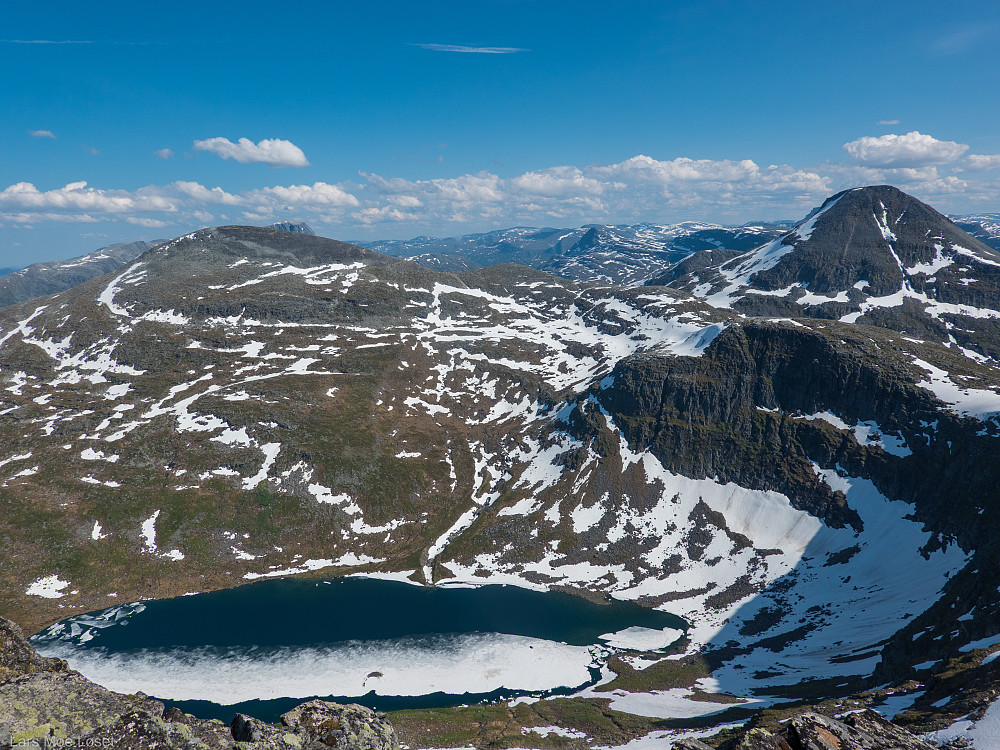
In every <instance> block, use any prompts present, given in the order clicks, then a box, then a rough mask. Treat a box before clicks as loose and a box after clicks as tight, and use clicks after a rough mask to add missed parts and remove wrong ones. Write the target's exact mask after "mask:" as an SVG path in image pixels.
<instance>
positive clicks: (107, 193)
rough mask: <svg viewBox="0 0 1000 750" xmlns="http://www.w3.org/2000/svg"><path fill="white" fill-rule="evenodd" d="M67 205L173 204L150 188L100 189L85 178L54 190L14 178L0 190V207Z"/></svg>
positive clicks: (155, 207)
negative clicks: (130, 190)
mask: <svg viewBox="0 0 1000 750" xmlns="http://www.w3.org/2000/svg"><path fill="white" fill-rule="evenodd" d="M4 206H11V207H17V208H28V209H70V210H80V211H96V212H101V213H121V212H127V211H136V210H149V211H173V210H175V209H176V207H175V205H174V204H173V203H172V202H171V201H170V200H169V199H168V198H166V197H165V196H162V195H157V194H155V193H154V191H144V190H139V191H136V192H135V193H129V192H128V191H125V190H100V189H96V188H89V187H87V183H86V182H71V183H69V184H68V185H66V186H65V187H61V188H57V189H55V190H47V191H44V192H43V191H40V190H39V189H38V188H36V187H35V186H34V185H32V184H31V183H30V182H18V183H15V184H14V185H11V186H10V187H8V188H6V189H5V190H3V191H2V192H0V208H2V207H4Z"/></svg>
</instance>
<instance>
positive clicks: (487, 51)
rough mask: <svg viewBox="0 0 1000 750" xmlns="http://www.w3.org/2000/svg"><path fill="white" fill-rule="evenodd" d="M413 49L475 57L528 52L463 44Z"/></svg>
mask: <svg viewBox="0 0 1000 750" xmlns="http://www.w3.org/2000/svg"><path fill="white" fill-rule="evenodd" d="M412 46H414V47H422V48H423V49H429V50H431V51H432V52H460V53H465V54H477V55H512V54H514V53H515V52H530V50H527V49H523V48H521V47H479V46H475V45H465V44H414V45H412Z"/></svg>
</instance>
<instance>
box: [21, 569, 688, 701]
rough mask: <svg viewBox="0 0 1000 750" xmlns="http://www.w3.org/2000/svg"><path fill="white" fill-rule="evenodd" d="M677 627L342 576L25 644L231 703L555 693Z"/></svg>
mask: <svg viewBox="0 0 1000 750" xmlns="http://www.w3.org/2000/svg"><path fill="white" fill-rule="evenodd" d="M126 626H127V627H126ZM683 627H684V623H683V621H682V620H680V619H679V618H677V617H674V616H673V615H670V614H667V613H664V612H658V611H654V610H650V609H646V608H643V607H639V606H637V605H635V604H633V603H630V602H611V603H608V604H596V603H593V602H590V601H587V600H584V599H582V598H579V597H574V596H570V595H568V594H563V593H558V592H539V591H531V590H527V589H524V588H519V587H514V586H483V587H480V588H461V589H458V588H455V589H451V588H440V587H438V588H433V589H431V588H427V587H421V586H413V585H409V584H404V583H399V582H395V581H382V580H370V579H368V580H366V579H354V578H352V579H346V580H345V579H341V580H336V581H318V582H317V581H301V580H278V581H266V582H260V583H255V584H252V585H248V586H243V587H240V588H238V589H233V590H229V591H219V592H214V593H211V594H202V595H197V596H189V597H180V598H177V599H170V600H162V601H150V602H143V603H136V604H132V605H125V606H122V607H115V608H112V609H108V610H104V611H102V612H98V613H93V614H88V615H80V616H77V617H73V618H70V619H69V620H66V621H63V622H62V623H57V624H56V625H53V626H52V627H50V628H48V629H47V630H46V631H44V632H42V633H40V634H39V635H37V636H35V637H34V639H33V641H34V643H35V645H36V647H37V648H38V649H39V651H41V652H42V653H44V654H47V655H50V656H59V657H60V658H64V659H66V660H67V661H69V663H70V665H71V666H72V667H73V669H76V670H78V671H80V672H81V673H83V674H84V675H85V676H87V677H88V678H90V679H91V680H93V681H94V682H97V683H98V684H101V685H104V686H105V687H107V688H110V689H111V690H115V691H118V692H123V693H134V692H136V691H139V690H141V691H143V692H145V693H148V694H151V695H154V696H156V697H157V698H160V699H165V700H174V701H190V700H199V701H210V702H212V703H215V704H220V705H231V704H238V703H245V702H247V701H253V700H261V701H270V700H276V699H283V698H308V697H312V696H338V697H356V698H360V697H362V696H366V695H369V694H375V695H376V696H382V697H389V696H428V695H432V694H436V693H441V694H443V695H444V696H463V695H465V694H471V695H482V694H487V693H493V692H494V691H498V690H504V691H514V692H521V693H546V692H549V691H553V690H556V691H563V690H567V689H573V688H580V687H584V686H586V685H590V684H592V683H594V682H595V681H596V680H597V679H599V677H600V675H601V667H602V665H603V664H604V662H605V660H606V659H607V657H608V655H609V654H611V653H613V652H615V651H620V650H639V651H655V650H662V649H664V648H666V647H668V646H669V645H670V644H671V643H672V642H673V641H675V640H676V639H677V638H679V637H680V636H681V635H682V633H683V631H682V630H681V628H683Z"/></svg>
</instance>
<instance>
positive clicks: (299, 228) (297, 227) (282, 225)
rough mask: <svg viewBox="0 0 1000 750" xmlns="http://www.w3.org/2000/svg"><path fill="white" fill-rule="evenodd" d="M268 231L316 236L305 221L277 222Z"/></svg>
mask: <svg viewBox="0 0 1000 750" xmlns="http://www.w3.org/2000/svg"><path fill="white" fill-rule="evenodd" d="M268 229H281V230H282V231H285V232H295V233H296V234H316V232H314V231H313V228H312V227H311V226H309V225H308V224H306V223H305V222H304V221H276V222H274V223H273V224H270V225H269V226H268Z"/></svg>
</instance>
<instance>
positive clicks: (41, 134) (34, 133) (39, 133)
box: [28, 130, 56, 140]
mask: <svg viewBox="0 0 1000 750" xmlns="http://www.w3.org/2000/svg"><path fill="white" fill-rule="evenodd" d="M28 135H30V136H31V137H32V138H51V139H52V140H55V139H56V134H55V133H53V132H52V131H51V130H29V131H28Z"/></svg>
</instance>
